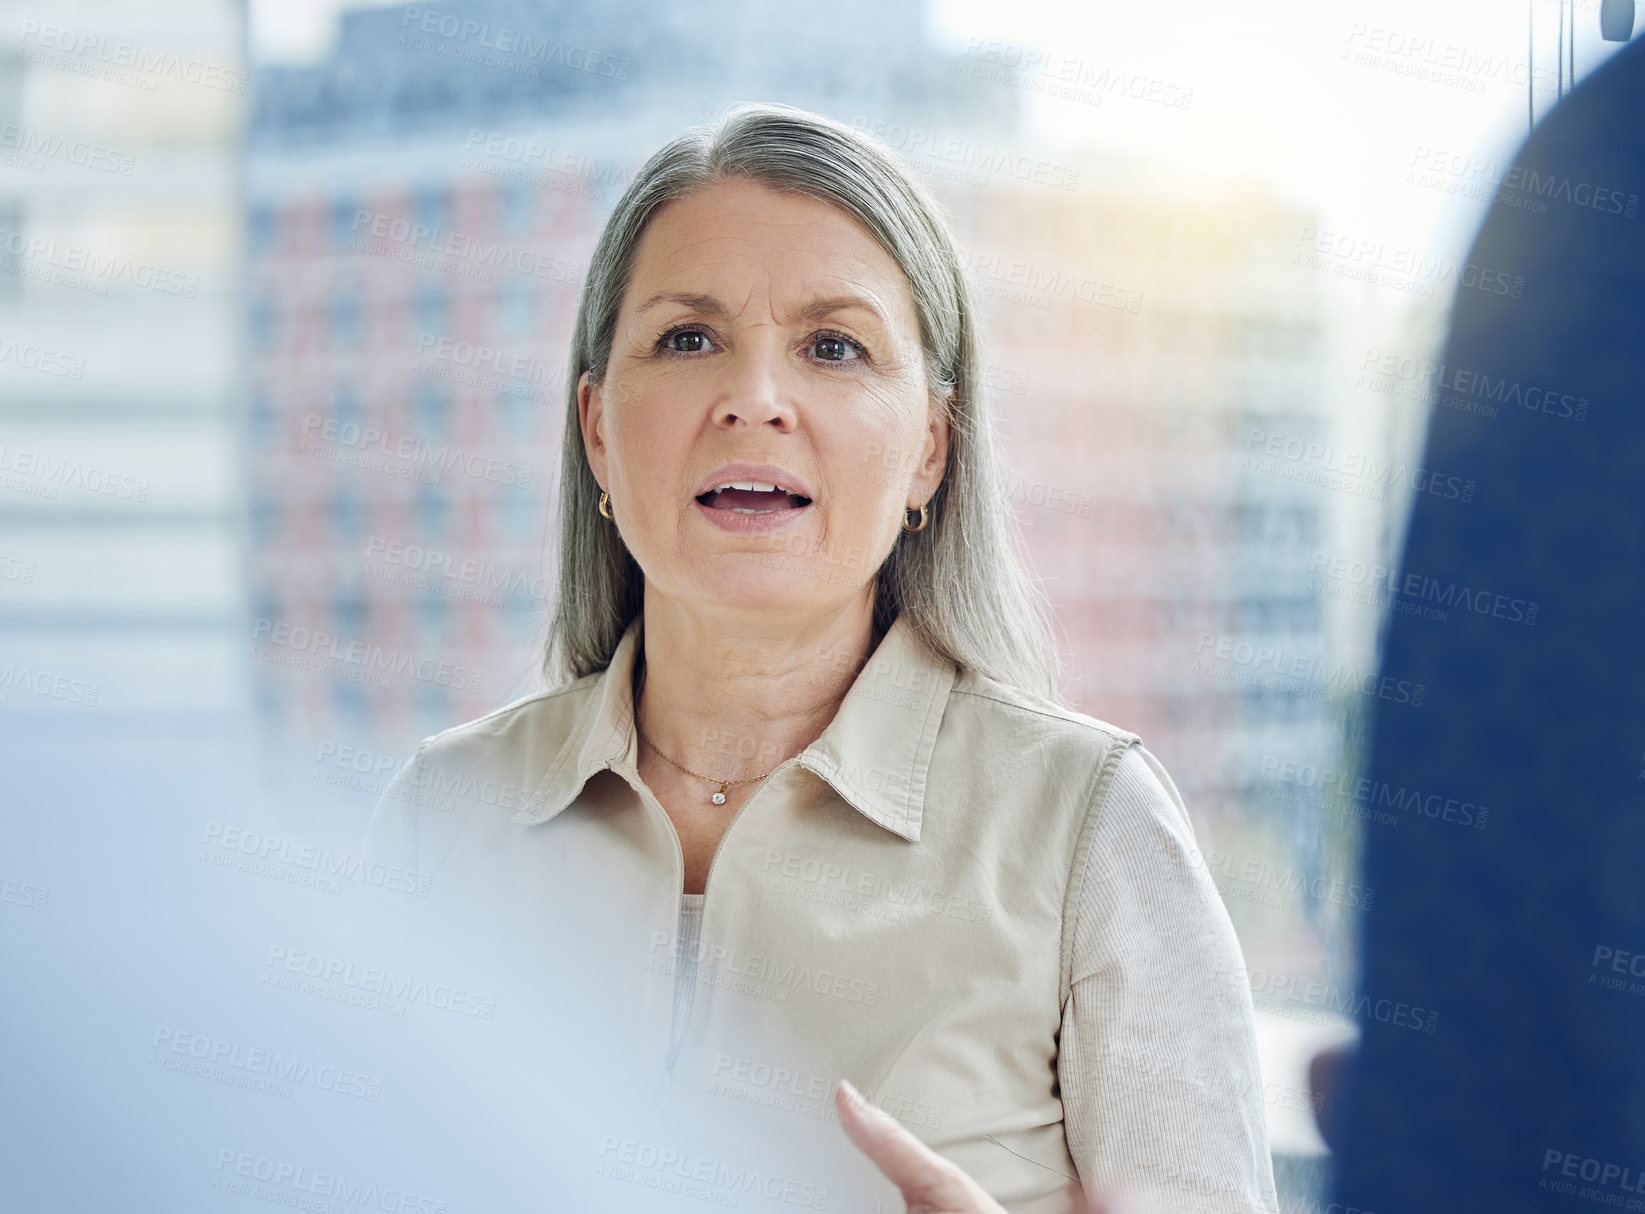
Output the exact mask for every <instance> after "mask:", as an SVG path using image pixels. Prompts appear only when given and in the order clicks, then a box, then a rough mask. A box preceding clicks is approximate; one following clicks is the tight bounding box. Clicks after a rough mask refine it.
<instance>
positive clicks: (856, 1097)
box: [840, 1079, 868, 1109]
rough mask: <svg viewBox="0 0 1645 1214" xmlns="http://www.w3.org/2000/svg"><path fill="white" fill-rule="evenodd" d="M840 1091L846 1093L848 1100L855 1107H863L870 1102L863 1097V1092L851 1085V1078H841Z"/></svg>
mask: <svg viewBox="0 0 1645 1214" xmlns="http://www.w3.org/2000/svg"><path fill="white" fill-rule="evenodd" d="M840 1091H842V1092H844V1093H845V1099H846V1101H847V1102H848V1103H849V1104H850V1105H851V1107H852V1108H854V1109H861V1108H863V1107H864V1106H865V1105H867V1103H868V1102H867V1101H866V1100H864V1099H863V1097H862V1093H861V1092H859V1091H857V1089H856V1088H854V1087H853V1086H852V1085H851V1081H850V1080H849V1079H841V1080H840Z"/></svg>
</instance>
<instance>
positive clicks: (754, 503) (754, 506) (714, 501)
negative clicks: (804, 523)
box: [697, 481, 811, 514]
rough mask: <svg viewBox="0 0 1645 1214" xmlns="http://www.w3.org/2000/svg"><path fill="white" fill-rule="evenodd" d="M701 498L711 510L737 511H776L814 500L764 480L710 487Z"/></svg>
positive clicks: (750, 512) (700, 500) (736, 512)
mask: <svg viewBox="0 0 1645 1214" xmlns="http://www.w3.org/2000/svg"><path fill="white" fill-rule="evenodd" d="M697 500H698V501H699V502H701V503H702V504H703V505H704V506H707V507H708V508H709V509H710V510H729V511H731V512H732V513H733V514H774V513H776V512H777V511H778V510H799V509H801V508H802V507H805V506H809V505H810V504H811V499H810V498H808V497H803V496H801V495H800V494H798V493H792V492H790V491H789V490H787V489H785V488H783V487H782V486H781V485H772V484H767V483H765V482H763V481H732V482H730V483H729V484H724V485H720V486H719V487H718V488H715V489H710V490H709V491H708V492H707V493H705V494H703V495H702V496H701V497H699V498H698V499H697Z"/></svg>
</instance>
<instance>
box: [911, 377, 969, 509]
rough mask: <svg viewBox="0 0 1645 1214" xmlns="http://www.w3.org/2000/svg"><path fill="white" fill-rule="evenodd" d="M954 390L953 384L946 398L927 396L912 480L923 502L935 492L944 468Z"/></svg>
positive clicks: (954, 399) (944, 472) (955, 397)
mask: <svg viewBox="0 0 1645 1214" xmlns="http://www.w3.org/2000/svg"><path fill="white" fill-rule="evenodd" d="M958 392H959V388H958V387H957V386H956V387H953V388H950V389H949V390H948V395H947V396H946V397H942V396H933V397H932V398H931V420H930V422H929V423H928V424H927V426H926V432H925V446H924V448H923V449H922V451H921V456H922V458H921V460H920V466H919V471H918V472H916V473H915V474H914V482H915V484H916V485H918V486H919V487H920V489H921V491H922V493H923V495H924V497H925V500H927V501H929V500H930V499H931V497H932V495H933V494H935V493H936V492H937V486H938V485H940V484H942V478H943V476H944V475H945V474H946V473H947V471H948V446H949V437H950V435H951V434H952V428H951V426H950V423H949V416H950V414H951V413H952V412H953V409H954V403H955V401H956V400H957V399H958Z"/></svg>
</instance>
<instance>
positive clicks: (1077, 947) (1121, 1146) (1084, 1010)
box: [1057, 745, 1278, 1214]
mask: <svg viewBox="0 0 1645 1214" xmlns="http://www.w3.org/2000/svg"><path fill="white" fill-rule="evenodd" d="M1095 812H1096V813H1097V819H1096V822H1095V824H1094V825H1093V826H1092V828H1091V830H1092V836H1091V844H1090V850H1089V852H1088V854H1087V859H1086V864H1085V866H1084V873H1083V879H1082V885H1081V888H1080V889H1079V891H1078V895H1077V899H1076V901H1075V907H1076V915H1077V918H1076V921H1075V926H1074V961H1073V971H1072V973H1071V976H1070V978H1071V985H1070V990H1069V996H1068V1002H1067V1004H1066V1005H1065V1006H1064V1008H1063V1014H1062V1033H1061V1038H1060V1047H1059V1053H1058V1061H1057V1070H1058V1082H1059V1085H1060V1089H1061V1093H1062V1101H1063V1119H1064V1130H1065V1132H1066V1134H1067V1138H1068V1146H1069V1152H1070V1154H1071V1155H1072V1156H1073V1159H1074V1162H1075V1165H1076V1167H1077V1168H1078V1169H1079V1174H1080V1179H1081V1180H1082V1181H1084V1182H1086V1183H1087V1184H1088V1185H1091V1186H1092V1187H1093V1189H1096V1190H1099V1191H1103V1192H1112V1193H1133V1194H1136V1195H1138V1196H1139V1197H1142V1198H1144V1199H1145V1200H1150V1201H1153V1202H1155V1203H1157V1204H1159V1205H1162V1206H1164V1207H1165V1208H1168V1209H1179V1210H1193V1211H1203V1212H1205V1214H1225V1212H1226V1214H1251V1212H1253V1211H1261V1212H1263V1214H1272V1212H1273V1211H1275V1210H1276V1209H1277V1207H1278V1201H1277V1198H1276V1196H1275V1192H1274V1176H1273V1162H1272V1159H1271V1157H1270V1155H1269V1148H1268V1130H1267V1123H1266V1118H1265V1113H1264V1104H1263V1099H1262V1078H1261V1075H1260V1073H1259V1070H1258V1065H1257V1045H1256V1030H1255V1025H1254V1021H1253V1017H1252V1008H1251V991H1250V984H1249V980H1248V979H1247V977H1246V972H1245V964H1244V958H1243V956H1242V955H1241V952H1240V947H1239V941H1238V939H1237V938H1236V937H1235V935H1234V927H1233V924H1232V922H1231V921H1230V920H1229V918H1228V912H1227V910H1226V909H1225V908H1224V907H1223V905H1222V900H1221V898H1220V896H1219V895H1218V893H1217V890H1216V886H1215V884H1214V883H1213V882H1212V880H1211V876H1210V873H1209V872H1208V871H1207V869H1206V867H1205V864H1204V862H1203V860H1202V859H1201V857H1200V853H1199V849H1198V848H1197V847H1196V846H1195V843H1194V833H1193V826H1192V823H1191V822H1190V820H1189V817H1188V812H1187V809H1186V807H1185V806H1184V805H1183V802H1182V797H1181V795H1180V794H1179V793H1178V792H1177V788H1176V786H1175V785H1174V784H1173V783H1172V781H1171V777H1170V776H1169V775H1167V774H1166V772H1165V769H1164V768H1163V767H1162V766H1161V765H1160V763H1159V760H1157V759H1156V758H1155V757H1154V756H1153V755H1152V754H1150V753H1149V752H1148V751H1147V750H1146V749H1145V748H1144V747H1142V746H1141V745H1132V746H1130V747H1128V748H1127V750H1126V753H1125V754H1124V755H1123V756H1122V757H1121V759H1120V761H1119V763H1118V765H1117V767H1116V769H1115V772H1114V776H1113V779H1112V782H1111V783H1110V785H1109V790H1108V793H1107V796H1106V799H1105V801H1104V802H1103V804H1102V805H1101V806H1099V807H1097V809H1096V811H1095Z"/></svg>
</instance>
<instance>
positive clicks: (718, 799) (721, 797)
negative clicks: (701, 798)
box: [634, 665, 781, 805]
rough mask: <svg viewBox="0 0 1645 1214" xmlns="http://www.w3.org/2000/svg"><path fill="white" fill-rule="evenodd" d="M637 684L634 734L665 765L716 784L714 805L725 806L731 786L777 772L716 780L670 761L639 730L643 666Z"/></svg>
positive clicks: (643, 732) (643, 684) (642, 731)
mask: <svg viewBox="0 0 1645 1214" xmlns="http://www.w3.org/2000/svg"><path fill="white" fill-rule="evenodd" d="M639 684H640V685H639V686H638V687H636V688H635V689H634V732H635V733H637V734H639V735H640V741H642V742H644V743H645V744H646V745H647V746H649V747H651V749H652V750H655V751H656V752H657V755H658V757H659V758H661V759H662V760H663V761H664V762H665V763H673V764H674V766H675V767H678V768H679V769H680V770H681V771H683V772H685V774H686V775H688V776H693V777H695V778H696V779H699V780H706V781H707V782H708V783H710V784H718V785H719V786H720V788H719V791H718V792H716V793H715V794H714V795H713V796H711V797H709V798H708V799H709V800H710V801H712V802H713V803H714V804H715V805H724V804H725V790H726V789H728V788H730V787H731V786H732V785H733V784H749V783H752V782H753V781H755V780H763V779H765V777H766V776H769V775H770V774H771V771H776V770H777V768H776V767H773V768H772V769H771V771H768V772H765V773H763V774H762V775H758V776H748V777H745V778H744V779H741V780H716V779H715V778H714V777H713V776H705V775H703V774H702V773H701V772H697V771H692V770H691V769H690V768H689V767H687V766H686V765H685V764H683V763H675V762H674V760H673V759H670V758H669V757H668V756H667V755H665V754H663V752H662V750H661V749H660V748H659V747H658V746H657V744H656V743H655V742H653V741H652V740H651V739H650V738H648V737H646V736H645V730H643V729H641V728H640V692H641V691H643V690H644V689H645V667H644V665H641V667H640V679H639ZM778 766H781V764H778Z"/></svg>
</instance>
